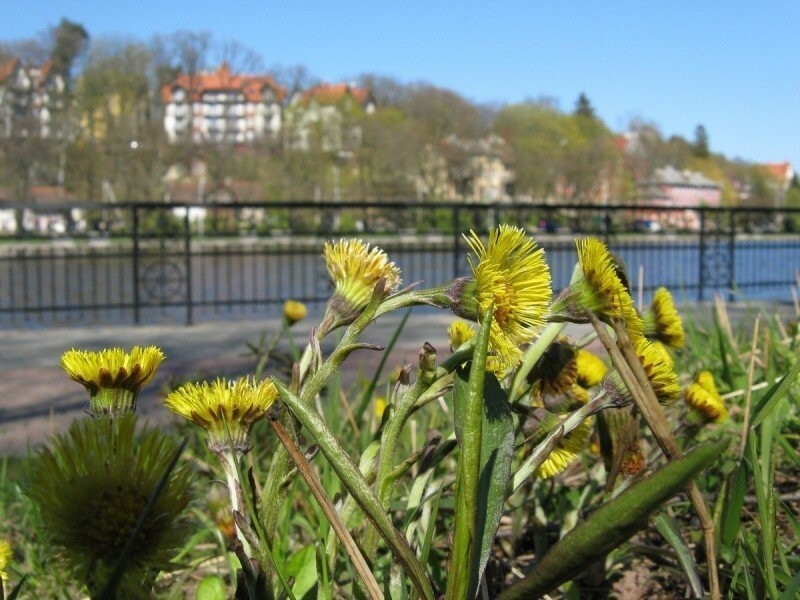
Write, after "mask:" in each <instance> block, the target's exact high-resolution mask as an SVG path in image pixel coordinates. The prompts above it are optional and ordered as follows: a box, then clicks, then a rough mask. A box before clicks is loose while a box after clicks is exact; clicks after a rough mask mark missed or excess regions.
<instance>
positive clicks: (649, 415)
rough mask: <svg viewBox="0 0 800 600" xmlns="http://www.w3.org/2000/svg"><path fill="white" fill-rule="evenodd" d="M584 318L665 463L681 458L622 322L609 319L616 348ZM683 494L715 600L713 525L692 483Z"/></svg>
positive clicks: (593, 318)
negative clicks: (693, 514)
mask: <svg viewBox="0 0 800 600" xmlns="http://www.w3.org/2000/svg"><path fill="white" fill-rule="evenodd" d="M587 315H588V317H589V320H590V322H591V323H592V326H593V327H594V329H595V331H597V336H598V338H599V339H600V341H601V342H602V344H603V346H605V348H606V351H607V352H608V354H609V356H610V357H611V361H612V362H613V363H614V366H615V367H616V369H617V372H618V373H619V374H620V377H622V380H623V381H624V382H625V386H626V387H627V388H628V390H629V391H630V392H631V396H632V397H633V400H634V402H635V404H636V407H637V408H638V409H639V412H640V413H641V414H642V416H643V417H644V419H645V421H646V422H647V425H648V427H649V428H650V430H651V431H652V432H653V435H654V436H655V438H656V440H657V441H658V444H659V446H660V447H661V450H662V451H663V452H664V455H665V456H666V457H667V458H668V459H669V460H677V459H679V458H682V457H683V452H682V451H681V449H680V447H679V446H678V442H677V441H676V440H675V437H674V436H673V435H672V431H671V430H670V428H669V423H668V422H667V419H666V416H665V415H664V411H663V410H662V409H661V405H660V404H659V403H658V398H656V395H655V392H654V391H653V387H652V385H651V384H650V381H649V379H648V378H647V373H645V371H644V368H643V367H642V365H641V362H640V361H639V358H638V357H637V356H636V351H635V350H634V348H633V346H632V344H631V343H630V340H629V339H628V333H627V330H626V329H625V325H624V323H622V322H621V321H619V320H617V319H613V320H612V327H613V329H614V332H615V333H616V334H617V340H618V342H619V347H617V345H616V344H614V341H613V340H612V339H611V336H610V335H609V334H608V332H607V331H606V329H605V326H604V325H603V324H602V323H601V322H600V321H599V319H598V318H597V317H596V316H595V315H594V314H592V313H590V312H589V313H587ZM686 492H687V494H688V495H689V500H690V501H691V503H692V507H693V508H694V510H695V512H696V513H697V517H698V519H699V520H700V525H701V527H702V529H703V535H704V537H705V546H706V561H707V564H708V578H709V588H710V592H711V598H712V600H718V599H719V598H720V588H719V573H718V570H717V569H718V568H717V550H716V545H715V542H714V522H713V520H712V519H711V516H710V515H709V514H708V509H707V507H706V504H705V500H704V499H703V495H702V493H701V492H700V489H699V488H698V487H697V484H696V483H695V482H694V481H692V482H691V483H689V484H688V485H687V486H686Z"/></svg>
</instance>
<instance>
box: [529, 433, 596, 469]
mask: <svg viewBox="0 0 800 600" xmlns="http://www.w3.org/2000/svg"><path fill="white" fill-rule="evenodd" d="M591 435H592V424H591V421H589V420H586V421H584V422H583V423H581V424H580V425H578V427H576V428H575V429H573V430H572V431H570V432H569V433H567V434H566V435H565V436H564V437H562V438H561V439H560V440H559V441H558V443H557V444H556V447H555V448H554V449H553V451H552V452H551V453H550V454H549V456H548V457H547V458H546V459H545V461H544V462H543V463H542V464H541V465H540V466H539V468H538V469H537V470H536V476H537V477H539V478H540V479H549V478H550V477H555V476H556V475H558V474H559V473H561V472H562V471H563V470H564V469H566V468H567V467H568V466H569V464H570V463H571V462H572V461H574V460H575V459H576V458H578V455H579V454H580V453H581V452H583V450H584V449H585V448H586V446H587V445H588V443H589V437H590V436H591Z"/></svg>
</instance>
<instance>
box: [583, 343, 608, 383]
mask: <svg viewBox="0 0 800 600" xmlns="http://www.w3.org/2000/svg"><path fill="white" fill-rule="evenodd" d="M575 362H576V364H577V367H578V383H579V384H580V385H581V386H583V387H585V388H590V387H594V386H596V385H598V384H599V383H600V382H601V381H603V377H605V376H606V373H608V366H607V365H606V363H604V362H603V359H602V358H600V357H599V356H597V355H596V354H595V353H594V352H590V351H589V350H586V349H584V348H579V349H578V351H577V353H576V355H575Z"/></svg>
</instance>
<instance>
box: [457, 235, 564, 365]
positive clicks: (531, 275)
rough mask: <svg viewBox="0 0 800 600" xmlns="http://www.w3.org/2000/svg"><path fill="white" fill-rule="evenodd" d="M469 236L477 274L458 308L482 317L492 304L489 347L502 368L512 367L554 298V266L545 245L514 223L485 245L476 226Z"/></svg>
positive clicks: (472, 264) (474, 317) (466, 285)
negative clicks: (552, 272) (551, 281)
mask: <svg viewBox="0 0 800 600" xmlns="http://www.w3.org/2000/svg"><path fill="white" fill-rule="evenodd" d="M465 238H466V240H467V243H468V244H469V246H470V248H471V250H472V251H473V253H474V254H475V256H474V257H473V256H470V257H469V264H470V267H471V269H472V274H473V279H472V280H468V281H466V282H465V283H464V285H463V286H462V289H461V290H460V294H459V298H458V300H457V302H456V305H455V307H454V310H456V311H457V313H458V314H461V315H462V316H464V317H466V318H470V319H472V320H477V321H480V319H481V318H483V315H484V314H485V313H486V311H487V310H489V308H490V307H492V322H491V324H490V328H489V347H490V352H491V354H492V355H494V356H495V357H497V359H498V361H499V365H502V367H500V366H498V368H500V370H502V371H505V370H508V369H511V368H514V367H516V366H517V365H518V364H519V363H520V362H521V360H522V351H521V350H520V346H522V345H523V344H527V343H529V342H531V340H533V338H534V337H535V336H536V335H537V333H538V332H539V331H540V329H541V327H542V326H543V325H544V323H545V320H544V315H545V313H546V312H547V309H548V307H549V304H550V298H551V296H552V289H551V287H550V269H549V268H548V266H547V263H546V262H545V260H544V250H542V249H541V248H538V247H537V244H536V242H535V241H534V240H533V239H532V238H531V237H530V236H528V235H527V234H526V233H525V232H524V231H523V230H522V229H520V228H519V227H513V226H510V225H500V226H499V227H497V228H496V229H494V230H492V232H491V233H490V234H489V240H488V243H487V244H486V245H484V243H483V242H482V241H481V239H480V237H478V235H477V234H476V233H475V232H474V231H472V232H470V235H469V236H465Z"/></svg>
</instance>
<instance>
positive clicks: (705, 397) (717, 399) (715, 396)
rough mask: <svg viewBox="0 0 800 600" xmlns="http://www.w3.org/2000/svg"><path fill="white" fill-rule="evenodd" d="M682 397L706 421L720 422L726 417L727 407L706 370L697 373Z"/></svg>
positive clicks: (712, 377)
mask: <svg viewBox="0 0 800 600" xmlns="http://www.w3.org/2000/svg"><path fill="white" fill-rule="evenodd" d="M684 398H685V400H686V404H688V405H689V406H690V407H691V408H693V409H694V410H695V411H696V412H697V413H698V414H699V415H700V416H702V417H703V420H705V421H706V422H711V423H722V422H723V421H725V420H727V418H728V409H727V408H725V402H724V401H723V400H722V396H720V394H719V392H718V391H717V386H716V385H715V384H714V376H713V375H711V373H709V372H708V371H701V372H700V373H698V374H697V376H696V377H695V382H694V383H693V384H692V385H690V386H689V387H688V388H686V394H685V396H684Z"/></svg>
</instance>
